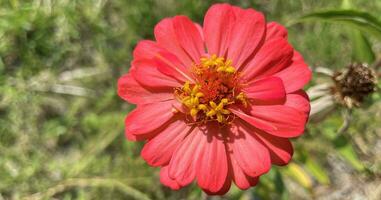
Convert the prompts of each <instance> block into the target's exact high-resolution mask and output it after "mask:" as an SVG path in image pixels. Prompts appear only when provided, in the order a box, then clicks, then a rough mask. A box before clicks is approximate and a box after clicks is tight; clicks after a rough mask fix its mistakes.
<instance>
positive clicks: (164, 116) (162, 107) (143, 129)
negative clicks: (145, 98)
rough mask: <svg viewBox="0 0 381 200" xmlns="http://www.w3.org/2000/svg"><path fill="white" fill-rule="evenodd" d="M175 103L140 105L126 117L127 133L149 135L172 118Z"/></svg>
mask: <svg viewBox="0 0 381 200" xmlns="http://www.w3.org/2000/svg"><path fill="white" fill-rule="evenodd" d="M172 104H173V101H164V102H159V103H152V104H144V105H138V107H137V108H136V109H135V110H133V111H132V112H130V113H129V114H128V116H127V117H126V120H125V124H126V131H129V132H130V133H131V134H133V135H141V134H147V133H149V132H151V131H154V130H155V129H157V128H159V127H160V126H162V125H163V124H165V123H166V122H167V121H168V120H169V119H171V118H172V116H173V112H172V108H173V107H172Z"/></svg>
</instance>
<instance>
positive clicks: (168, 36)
mask: <svg viewBox="0 0 381 200" xmlns="http://www.w3.org/2000/svg"><path fill="white" fill-rule="evenodd" d="M154 32H155V38H156V41H157V43H158V44H159V45H160V46H161V47H163V48H165V49H166V50H168V51H169V52H171V53H173V54H175V55H176V56H177V58H178V59H179V60H180V61H181V62H182V63H183V64H184V66H186V67H190V66H191V65H192V62H193V61H192V59H191V58H190V57H189V56H188V55H187V53H186V52H185V51H184V49H183V48H182V47H181V45H180V43H179V41H178V39H177V36H176V34H175V30H174V28H173V19H172V18H166V19H163V20H161V21H160V22H159V23H158V24H157V25H156V26H155V30H154Z"/></svg>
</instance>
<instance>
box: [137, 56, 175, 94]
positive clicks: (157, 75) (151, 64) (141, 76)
mask: <svg viewBox="0 0 381 200" xmlns="http://www.w3.org/2000/svg"><path fill="white" fill-rule="evenodd" d="M157 65H158V64H157V63H156V62H155V61H154V60H135V61H133V62H132V66H133V67H134V69H133V70H130V71H131V74H132V76H133V77H134V78H135V80H136V81H138V82H139V83H140V84H142V85H144V86H147V87H153V88H163V87H164V88H168V87H172V88H175V87H181V86H182V85H181V84H180V82H178V81H177V80H176V79H174V78H172V77H170V76H167V75H165V74H163V73H161V72H160V71H159V70H158V69H157Z"/></svg>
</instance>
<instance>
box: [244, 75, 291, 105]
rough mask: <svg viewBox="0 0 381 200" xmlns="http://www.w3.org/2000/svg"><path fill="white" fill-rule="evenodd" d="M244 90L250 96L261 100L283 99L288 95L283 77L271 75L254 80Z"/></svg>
mask: <svg viewBox="0 0 381 200" xmlns="http://www.w3.org/2000/svg"><path fill="white" fill-rule="evenodd" d="M243 90H244V92H245V94H246V96H247V97H248V98H250V99H254V100H261V101H272V100H278V99H283V98H285V95H286V91H285V89H284V86H283V81H282V79H280V78H278V77H271V76H270V77H265V78H262V79H260V80H256V81H253V82H251V83H250V84H249V85H248V86H247V87H245V88H244V89H243Z"/></svg>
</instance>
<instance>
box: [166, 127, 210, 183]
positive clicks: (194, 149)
mask: <svg viewBox="0 0 381 200" xmlns="http://www.w3.org/2000/svg"><path fill="white" fill-rule="evenodd" d="M203 137H205V136H204V135H203V134H202V132H201V131H200V130H199V129H198V127H195V128H194V129H193V131H192V132H191V133H189V135H188V136H187V137H186V138H185V139H184V140H183V141H182V142H181V144H180V145H179V146H178V147H177V148H176V150H175V152H174V154H173V156H172V159H171V161H170V162H169V176H170V177H171V178H172V179H174V180H176V181H177V182H178V183H179V184H180V185H181V186H185V185H188V184H190V183H191V182H192V181H193V179H194V178H195V176H196V162H197V160H198V158H199V154H200V151H201V146H200V142H201V140H202V139H203Z"/></svg>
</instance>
